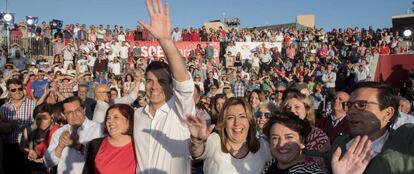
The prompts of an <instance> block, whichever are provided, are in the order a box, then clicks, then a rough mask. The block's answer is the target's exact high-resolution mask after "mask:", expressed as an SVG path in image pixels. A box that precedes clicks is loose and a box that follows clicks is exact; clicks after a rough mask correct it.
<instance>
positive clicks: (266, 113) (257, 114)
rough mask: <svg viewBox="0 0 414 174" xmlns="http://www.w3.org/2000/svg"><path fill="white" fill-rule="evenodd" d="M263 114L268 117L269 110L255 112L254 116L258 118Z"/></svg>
mask: <svg viewBox="0 0 414 174" xmlns="http://www.w3.org/2000/svg"><path fill="white" fill-rule="evenodd" d="M263 115H264V116H265V117H266V118H270V115H271V113H270V112H256V118H260V117H261V116H263Z"/></svg>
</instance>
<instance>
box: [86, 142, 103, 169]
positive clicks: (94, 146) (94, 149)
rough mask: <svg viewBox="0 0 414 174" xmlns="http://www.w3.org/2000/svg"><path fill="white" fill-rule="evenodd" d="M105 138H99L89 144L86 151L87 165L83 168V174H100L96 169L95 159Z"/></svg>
mask: <svg viewBox="0 0 414 174" xmlns="http://www.w3.org/2000/svg"><path fill="white" fill-rule="evenodd" d="M104 138H105V137H102V138H97V139H94V140H92V141H91V142H89V144H88V147H87V150H86V158H85V165H84V166H83V171H82V174H95V173H98V171H96V168H95V157H96V154H97V153H98V151H99V148H101V145H102V141H103V139H104Z"/></svg>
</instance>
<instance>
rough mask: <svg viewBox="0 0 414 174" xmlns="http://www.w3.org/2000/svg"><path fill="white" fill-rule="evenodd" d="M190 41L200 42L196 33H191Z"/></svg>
mask: <svg viewBox="0 0 414 174" xmlns="http://www.w3.org/2000/svg"><path fill="white" fill-rule="evenodd" d="M191 41H193V42H197V41H200V35H199V34H198V33H197V32H191Z"/></svg>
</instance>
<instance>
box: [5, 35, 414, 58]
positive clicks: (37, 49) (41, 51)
mask: <svg viewBox="0 0 414 174" xmlns="http://www.w3.org/2000/svg"><path fill="white" fill-rule="evenodd" d="M9 39H10V44H9V46H10V47H12V45H13V44H18V45H20V46H21V47H22V48H23V49H24V50H25V54H26V56H31V57H34V58H37V57H39V56H40V55H43V56H53V43H51V40H50V39H49V38H36V37H33V38H21V37H10V38H9ZM401 44H402V46H403V48H404V49H406V50H408V51H407V53H409V54H412V53H414V44H413V41H403V42H402V43H401ZM293 45H294V46H295V47H296V48H298V47H301V46H303V47H305V51H306V52H308V51H309V47H310V45H315V46H316V48H320V47H321V46H322V43H321V42H293ZM0 47H1V48H3V49H7V36H6V35H5V34H4V33H2V34H0Z"/></svg>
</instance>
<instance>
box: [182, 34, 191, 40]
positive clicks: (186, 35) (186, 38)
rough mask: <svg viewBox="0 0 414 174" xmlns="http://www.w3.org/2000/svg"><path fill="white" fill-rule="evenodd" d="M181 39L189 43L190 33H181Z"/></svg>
mask: <svg viewBox="0 0 414 174" xmlns="http://www.w3.org/2000/svg"><path fill="white" fill-rule="evenodd" d="M181 37H182V38H183V41H191V35H190V33H187V32H183V34H181Z"/></svg>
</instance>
